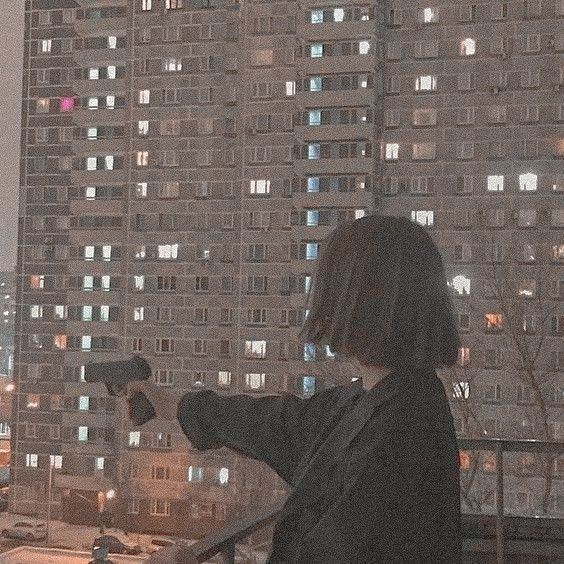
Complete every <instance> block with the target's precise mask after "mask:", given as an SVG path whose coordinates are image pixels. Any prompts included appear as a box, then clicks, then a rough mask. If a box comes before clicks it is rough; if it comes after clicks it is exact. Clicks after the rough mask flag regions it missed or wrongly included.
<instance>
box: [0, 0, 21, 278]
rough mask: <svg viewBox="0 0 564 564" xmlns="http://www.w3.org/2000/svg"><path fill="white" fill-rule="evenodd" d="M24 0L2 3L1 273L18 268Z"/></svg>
mask: <svg viewBox="0 0 564 564" xmlns="http://www.w3.org/2000/svg"><path fill="white" fill-rule="evenodd" d="M23 14H24V0H2V33H0V85H1V88H0V270H12V269H13V268H15V266H16V244H17V225H18V190H19V188H18V187H19V153H20V114H21V81H22V64H23V62H22V57H23Z"/></svg>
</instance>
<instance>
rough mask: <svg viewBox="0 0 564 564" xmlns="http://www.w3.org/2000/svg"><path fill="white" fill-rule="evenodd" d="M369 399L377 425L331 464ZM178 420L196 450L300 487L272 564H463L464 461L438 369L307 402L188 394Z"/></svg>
mask: <svg viewBox="0 0 564 564" xmlns="http://www.w3.org/2000/svg"><path fill="white" fill-rule="evenodd" d="M365 394H370V395H369V396H366V397H365V399H364V400H363V402H364V404H365V405H366V402H367V401H368V398H370V400H369V401H370V402H371V404H372V405H373V408H374V411H373V413H372V416H371V417H370V418H369V420H368V422H367V423H366V424H365V425H364V427H363V428H362V429H361V430H360V432H358V434H357V435H356V436H355V437H354V439H353V440H352V442H350V444H349V445H348V446H347V447H346V448H343V449H341V450H339V452H332V450H331V448H330V447H331V444H330V442H329V441H327V438H328V436H329V434H330V433H331V432H332V431H333V435H332V436H334V434H335V433H336V432H338V430H339V429H340V428H342V427H343V426H341V427H340V428H339V427H338V423H339V422H340V421H342V420H343V418H345V417H346V415H347V414H348V413H351V410H353V409H354V408H355V406H358V405H360V404H358V402H359V401H360V399H362V398H363V397H364V396H365ZM361 403H362V402H361ZM357 411H358V408H357ZM357 411H355V412H354V415H353V417H356V413H357ZM178 420H179V422H180V425H181V427H182V429H183V431H184V433H185V434H186V436H187V437H188V439H189V440H190V441H191V442H192V445H193V446H194V447H195V448H197V449H199V450H206V449H210V448H220V447H223V446H227V447H229V448H231V449H233V450H235V451H237V452H239V453H242V454H244V455H247V456H250V457H252V458H256V459H258V460H262V461H264V462H266V463H267V464H268V465H269V466H270V467H271V468H272V469H273V470H275V471H276V472H277V473H278V474H279V475H280V476H281V477H282V478H283V479H284V480H286V482H288V483H289V484H291V485H292V486H295V488H294V491H293V493H292V494H290V496H289V498H288V500H287V502H286V505H285V507H284V509H283V511H282V516H281V519H280V520H279V521H278V523H277V526H276V529H275V532H274V538H273V546H272V553H271V556H270V559H269V563H270V564H281V563H285V564H331V563H333V564H349V563H350V564H369V563H382V564H384V563H385V564H389V563H394V562H396V563H429V564H439V563H449V564H455V563H459V562H461V537H460V491H459V481H458V480H459V466H458V450H457V444H456V437H455V432H454V426H453V421H452V416H451V413H450V409H449V406H448V401H447V398H446V394H445V391H444V387H443V385H442V383H441V381H440V380H439V379H438V377H437V376H436V374H435V371H434V370H433V369H430V368H422V367H418V368H414V367H404V368H401V369H397V370H395V371H394V372H392V373H391V374H389V375H388V376H386V378H384V379H383V380H382V381H380V382H379V383H378V384H376V386H374V388H373V389H372V390H371V391H370V392H366V391H364V390H363V389H362V386H360V385H359V384H358V383H355V384H350V385H347V386H338V387H335V388H332V389H329V390H326V391H323V392H320V393H318V394H315V395H314V396H312V397H311V398H309V399H300V398H298V397H296V396H293V395H282V396H266V397H258V398H253V397H250V396H246V395H235V396H219V395H217V394H216V393H214V392H212V391H201V392H193V393H188V394H186V395H185V396H184V397H183V398H182V400H181V401H180V403H179V406H178ZM318 449H321V450H319V452H320V453H322V455H321V456H319V457H318V458H316V459H313V460H314V462H313V467H312V468H311V469H310V471H309V473H306V476H305V477H304V479H303V481H302V482H301V483H300V480H299V477H300V473H301V472H302V471H303V469H304V468H305V467H307V464H308V463H311V462H312V457H314V456H315V453H316V452H317V451H318ZM334 450H335V449H333V451H334ZM300 463H301V464H300ZM304 499H305V500H306V501H305V502H304V501H303V500H304Z"/></svg>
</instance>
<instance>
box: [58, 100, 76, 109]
mask: <svg viewBox="0 0 564 564" xmlns="http://www.w3.org/2000/svg"><path fill="white" fill-rule="evenodd" d="M73 108H74V98H61V99H60V101H59V110H60V111H61V112H72V109H73Z"/></svg>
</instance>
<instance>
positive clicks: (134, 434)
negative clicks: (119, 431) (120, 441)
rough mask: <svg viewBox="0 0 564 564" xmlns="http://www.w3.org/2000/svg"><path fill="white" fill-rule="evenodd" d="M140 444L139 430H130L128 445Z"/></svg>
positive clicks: (137, 445) (136, 445)
mask: <svg viewBox="0 0 564 564" xmlns="http://www.w3.org/2000/svg"><path fill="white" fill-rule="evenodd" d="M140 444H141V432H140V431H130V432H129V442H128V445H129V446H130V447H134V448H137V447H139V446H140Z"/></svg>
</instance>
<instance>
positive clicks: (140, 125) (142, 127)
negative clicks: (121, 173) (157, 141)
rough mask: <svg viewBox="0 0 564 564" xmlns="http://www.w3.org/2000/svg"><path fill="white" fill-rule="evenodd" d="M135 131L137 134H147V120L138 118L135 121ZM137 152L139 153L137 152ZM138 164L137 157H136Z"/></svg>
mask: <svg viewBox="0 0 564 564" xmlns="http://www.w3.org/2000/svg"><path fill="white" fill-rule="evenodd" d="M137 133H138V135H143V136H144V135H148V134H149V121H148V120H140V121H138V122H137ZM138 154H139V153H138ZM137 161H138V164H139V159H137Z"/></svg>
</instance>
